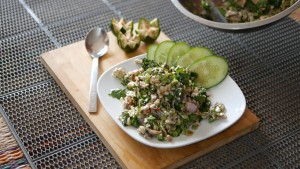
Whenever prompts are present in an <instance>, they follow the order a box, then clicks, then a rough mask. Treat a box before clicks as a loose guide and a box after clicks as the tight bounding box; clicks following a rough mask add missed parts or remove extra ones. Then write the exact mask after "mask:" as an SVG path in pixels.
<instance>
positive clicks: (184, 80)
mask: <svg viewBox="0 0 300 169" xmlns="http://www.w3.org/2000/svg"><path fill="white" fill-rule="evenodd" d="M138 63H141V64H142V66H141V68H140V69H137V70H133V71H130V72H128V73H126V72H125V71H124V70H123V69H122V68H118V69H115V71H114V72H113V76H114V77H116V78H118V79H120V81H121V83H122V84H123V85H124V86H125V90H124V89H114V90H112V92H111V93H110V95H111V96H112V97H114V98H118V99H119V98H120V99H121V100H123V101H124V111H123V112H122V114H121V115H120V116H119V119H120V121H121V122H122V124H123V125H125V126H133V127H136V128H137V132H138V133H139V134H141V135H142V136H144V137H145V138H152V137H156V138H157V139H158V140H159V141H165V140H166V141H171V140H172V137H177V136H179V135H180V134H185V135H191V134H192V133H193V131H192V129H196V128H197V127H198V126H199V125H200V122H201V120H202V119H207V120H208V121H209V122H213V121H215V120H218V119H221V118H226V115H225V106H224V105H223V104H221V103H216V104H215V105H213V106H212V105H211V102H210V100H209V96H208V95H207V93H206V89H205V88H203V87H201V86H199V85H197V84H196V83H194V80H195V79H196V78H197V74H196V73H193V72H190V71H189V70H187V69H185V68H182V67H180V66H176V67H174V66H171V67H169V66H168V65H166V64H158V63H156V62H154V61H153V60H148V59H147V58H144V59H143V60H138Z"/></svg>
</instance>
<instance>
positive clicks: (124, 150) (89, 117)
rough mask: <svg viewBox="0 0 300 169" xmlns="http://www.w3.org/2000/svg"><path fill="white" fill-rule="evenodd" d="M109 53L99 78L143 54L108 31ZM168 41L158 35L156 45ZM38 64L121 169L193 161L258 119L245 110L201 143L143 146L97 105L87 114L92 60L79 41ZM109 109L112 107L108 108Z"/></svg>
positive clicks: (253, 126) (253, 125)
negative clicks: (125, 48)
mask: <svg viewBox="0 0 300 169" xmlns="http://www.w3.org/2000/svg"><path fill="white" fill-rule="evenodd" d="M108 35H109V39H110V45H109V52H108V53H107V54H106V55H105V56H104V57H103V58H101V59H100V63H99V75H101V74H102V73H103V72H104V71H105V70H107V69H109V68H110V67H111V66H113V65H115V64H117V63H119V62H121V61H123V60H126V59H128V58H131V57H133V56H136V55H139V54H142V53H145V52H146V49H147V45H145V44H142V45H141V46H140V48H139V49H138V51H136V52H134V53H131V54H126V53H124V52H123V51H122V50H121V49H120V48H119V47H118V45H117V42H116V38H115V37H114V36H113V34H112V33H111V32H109V33H108ZM166 39H169V38H168V37H167V36H166V35H165V34H164V33H161V35H160V36H159V39H158V40H157V42H161V41H163V40H166ZM41 58H42V63H43V64H44V66H45V67H46V69H47V70H48V71H49V72H50V74H51V75H52V76H53V78H54V79H55V80H56V82H57V83H58V85H59V86H60V87H61V89H62V90H63V91H64V92H65V93H66V95H67V96H68V97H69V99H70V100H71V101H72V103H73V104H74V105H75V107H76V108H77V109H78V111H79V112H80V113H81V115H82V116H83V117H84V118H85V120H86V121H87V122H88V124H89V125H90V126H91V127H92V129H93V130H94V132H95V133H96V134H97V135H98V136H99V138H100V139H101V140H102V142H103V143H104V144H105V146H106V147H107V148H108V149H109V150H110V152H111V153H112V155H113V156H114V157H115V158H116V160H117V161H118V162H119V164H120V165H121V166H122V167H123V168H130V169H134V168H137V169H140V168H143V169H147V168H149V169H150V168H176V167H178V166H181V165H183V164H185V163H187V162H189V161H191V160H194V159H196V158H198V157H200V156H202V155H204V154H206V153H208V152H210V151H212V150H214V149H216V148H218V147H221V146H223V145H225V144H227V143H229V142H231V141H233V140H234V139H236V138H238V137H241V136H243V135H245V134H247V133H249V132H251V131H253V130H255V129H256V128H257V127H258V124H259V119H258V118H257V117H256V116H255V114H254V113H253V112H251V111H250V110H249V109H247V110H246V111H245V113H244V114H243V116H242V117H241V119H240V120H239V121H238V122H236V123H235V124H234V125H233V126H231V127H230V128H228V129H227V130H225V131H223V132H221V133H219V134H217V135H215V136H213V137H211V138H209V139H206V140H204V141H201V142H198V143H195V144H192V145H189V146H185V147H181V148H174V149H158V148H153V147H149V146H146V145H143V144H141V143H139V142H137V141H135V140H134V139H132V138H131V137H130V136H128V135H127V134H126V133H125V132H123V131H122V130H121V129H120V128H119V127H118V126H117V124H115V122H114V121H113V119H112V118H111V117H110V116H109V114H108V113H107V112H106V111H105V110H104V108H103V106H102V105H101V103H100V102H99V103H98V112H97V113H89V112H88V94H89V81H90V72H91V65H92V59H91V57H90V56H89V54H88V53H87V52H86V50H85V48H84V42H83V41H80V42H77V43H74V44H71V45H68V46H65V47H62V48H59V49H56V50H53V51H50V52H47V53H44V54H42V57H41ZM112 106H113V105H112Z"/></svg>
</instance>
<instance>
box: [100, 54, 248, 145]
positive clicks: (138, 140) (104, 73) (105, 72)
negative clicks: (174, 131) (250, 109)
mask: <svg viewBox="0 0 300 169" xmlns="http://www.w3.org/2000/svg"><path fill="white" fill-rule="evenodd" d="M145 56H146V54H145V53H144V54H140V55H137V56H134V57H131V58H129V59H126V60H124V61H121V62H119V63H117V64H115V65H113V66H112V67H110V68H108V69H107V70H105V71H104V72H103V73H102V74H101V76H100V77H99V79H98V81H97V95H98V98H99V100H100V102H101V105H102V106H103V107H104V109H105V111H106V112H107V113H108V114H109V116H110V117H111V118H112V120H113V121H114V123H116V124H117V125H118V126H119V127H120V129H121V130H122V131H123V132H125V133H126V134H127V135H128V136H129V137H130V138H132V139H134V140H136V141H137V142H139V143H142V144H144V145H147V146H150V147H154V148H162V149H168V148H178V147H184V146H188V145H191V144H194V143H198V142H201V141H204V140H206V139H208V138H210V137H213V136H215V135H217V134H219V133H220V132H223V131H225V130H226V129H228V128H229V127H231V126H232V125H234V124H235V123H236V122H237V121H238V120H239V119H240V118H241V117H242V116H243V114H244V113H245V111H246V107H247V106H246V104H247V103H246V98H245V95H244V93H243V92H242V90H241V88H240V87H239V86H238V85H237V83H236V82H235V81H234V80H233V79H232V78H231V77H230V76H229V75H227V77H226V78H225V79H227V78H230V80H232V81H233V82H234V84H235V85H236V86H237V87H238V89H239V90H240V92H241V93H242V96H243V100H242V103H243V104H242V105H243V106H242V107H241V109H242V110H243V112H242V113H240V114H239V116H238V117H237V118H236V119H235V121H233V122H232V124H230V125H228V126H226V127H224V128H222V130H220V131H218V132H215V133H214V134H213V135H211V136H207V137H203V138H202V139H200V140H194V141H190V142H187V143H184V144H180V145H174V144H168V143H166V144H155V143H151V142H147V141H149V140H146V139H145V138H143V137H142V136H141V138H142V139H145V140H142V139H138V138H135V137H134V136H132V135H131V134H130V132H129V131H128V130H126V127H128V126H126V127H125V126H123V125H122V124H120V123H118V122H117V120H118V119H117V117H114V116H113V115H112V114H111V113H109V111H108V108H107V105H105V104H103V103H102V98H101V97H100V93H101V92H100V87H99V86H100V81H101V79H102V78H104V77H105V76H104V75H106V74H107V73H108V72H109V71H111V70H112V69H113V68H115V67H118V66H119V65H122V64H124V63H125V62H129V61H131V60H135V59H138V58H143V57H145ZM217 86H218V85H217ZM179 137H180V136H179ZM153 139H154V138H153Z"/></svg>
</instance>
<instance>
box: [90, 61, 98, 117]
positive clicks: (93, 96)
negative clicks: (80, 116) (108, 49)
mask: <svg viewBox="0 0 300 169" xmlns="http://www.w3.org/2000/svg"><path fill="white" fill-rule="evenodd" d="M97 78H98V58H93V64H92V72H91V81H90V94H89V112H97V102H98V100H97V90H96V86H97Z"/></svg>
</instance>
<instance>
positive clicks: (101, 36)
mask: <svg viewBox="0 0 300 169" xmlns="http://www.w3.org/2000/svg"><path fill="white" fill-rule="evenodd" d="M108 44H109V40H108V36H107V34H106V32H105V30H104V29H102V28H94V29H92V30H91V31H90V32H89V33H88V35H87V37H86V38H85V47H86V50H87V51H88V53H89V54H90V55H91V56H92V57H93V64H92V72H91V81H90V94H89V112H97V90H96V85H97V78H98V59H99V58H100V57H102V56H103V55H105V53H106V52H107V51H108Z"/></svg>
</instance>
